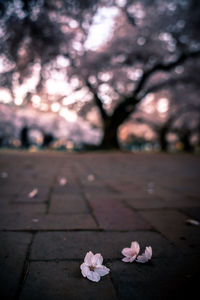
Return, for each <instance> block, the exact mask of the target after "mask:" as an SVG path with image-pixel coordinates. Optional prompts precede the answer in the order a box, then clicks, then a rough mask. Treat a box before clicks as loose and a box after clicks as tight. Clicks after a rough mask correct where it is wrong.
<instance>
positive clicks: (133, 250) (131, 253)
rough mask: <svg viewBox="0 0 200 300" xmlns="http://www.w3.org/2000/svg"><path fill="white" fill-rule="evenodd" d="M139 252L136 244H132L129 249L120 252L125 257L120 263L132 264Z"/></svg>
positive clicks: (138, 246)
mask: <svg viewBox="0 0 200 300" xmlns="http://www.w3.org/2000/svg"><path fill="white" fill-rule="evenodd" d="M139 252H140V245H139V244H138V242H132V243H131V247H130V248H124V249H123V250H122V254H123V255H124V256H125V257H124V258H123V259H122V261H123V262H130V263H131V262H133V261H134V260H135V259H136V257H137V256H138V253H139Z"/></svg>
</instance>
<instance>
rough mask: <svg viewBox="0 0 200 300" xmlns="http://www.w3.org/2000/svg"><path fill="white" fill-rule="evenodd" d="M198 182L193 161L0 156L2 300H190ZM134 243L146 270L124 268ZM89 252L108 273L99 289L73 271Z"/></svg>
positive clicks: (197, 161)
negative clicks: (148, 254) (145, 257)
mask: <svg viewBox="0 0 200 300" xmlns="http://www.w3.org/2000/svg"><path fill="white" fill-rule="evenodd" d="M7 175H8V176H7ZM61 177H65V178H67V180H68V183H67V184H66V185H64V186H61V185H60V184H59V180H60V178H61ZM199 178H200V156H194V155H193V156H192V155H191V156H190V155H186V154H183V155H164V154H130V153H85V154H57V153H40V154H39V153H32V154H31V153H17V152H10V153H5V152H1V153H0V199H1V200H0V259H1V260H0V290H1V291H0V292H1V294H0V299H2V300H5V299H14V300H17V299H20V300H32V299H33V300H40V299H42V300H57V299H58V300H64V299H65V300H66V299H67V300H71V299H77V300H79V299H80V300H81V299H95V300H96V299H105V300H107V299H122V300H126V299H134V300H137V299H140V300H141V299H142V300H143V299H152V300H156V299H159V300H160V299H162V300H163V299H171V300H172V299H177V297H178V296H182V299H185V298H187V297H188V298H187V299H192V294H193V293H194V291H195V288H198V284H199V282H200V226H192V225H188V224H186V220H187V219H188V218H192V219H195V220H199V221H200V181H199ZM34 188H37V189H38V194H37V195H36V196H35V197H34V198H29V197H28V194H29V192H31V191H32V190H33V189H34ZM135 240H136V241H138V242H139V243H140V245H141V247H142V250H143V249H144V248H145V246H148V245H151V246H152V248H153V258H152V261H151V262H150V263H147V264H137V263H132V264H126V263H123V262H122V261H121V259H122V255H121V250H122V248H124V247H128V246H129V245H130V243H131V242H132V241H135ZM89 250H92V251H93V252H94V253H97V252H100V253H101V254H102V255H103V257H104V264H105V265H106V266H107V267H109V268H110V269H111V272H110V274H109V275H107V276H105V277H103V278H102V279H101V281H100V282H99V283H94V282H91V281H88V280H87V279H85V278H83V277H82V276H81V273H80V264H81V263H82V262H83V259H84V256H85V254H86V252H87V251H89Z"/></svg>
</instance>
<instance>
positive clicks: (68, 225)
mask: <svg viewBox="0 0 200 300" xmlns="http://www.w3.org/2000/svg"><path fill="white" fill-rule="evenodd" d="M0 220H1V221H0V230H69V229H71V230H72V229H95V228H97V226H96V223H95V221H94V219H93V217H92V216H91V215H90V214H69V215H45V214H32V215H20V214H1V213H0Z"/></svg>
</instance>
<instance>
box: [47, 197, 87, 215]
mask: <svg viewBox="0 0 200 300" xmlns="http://www.w3.org/2000/svg"><path fill="white" fill-rule="evenodd" d="M49 213H52V214H69V213H72V214H75V213H78V214H81V213H89V208H88V206H87V204H86V202H85V200H84V199H83V197H82V196H81V195H76V196H75V195H68V194H67V195H66V194H65V193H63V194H61V195H54V194H53V195H52V197H51V205H50V209H49Z"/></svg>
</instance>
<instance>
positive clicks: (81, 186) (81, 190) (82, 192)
mask: <svg viewBox="0 0 200 300" xmlns="http://www.w3.org/2000/svg"><path fill="white" fill-rule="evenodd" d="M74 173H75V174H76V177H75V179H76V182H77V183H78V185H79V187H80V192H81V196H82V197H83V199H84V201H85V203H86V205H87V207H88V210H89V213H90V215H91V216H92V218H93V219H94V221H95V223H96V225H97V227H99V228H100V225H99V222H98V220H97V218H96V217H95V215H94V213H93V210H92V207H91V206H90V203H89V201H88V199H87V197H86V195H85V191H84V186H83V184H82V182H81V180H80V179H79V177H78V175H77V170H76V167H75V165H74Z"/></svg>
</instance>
